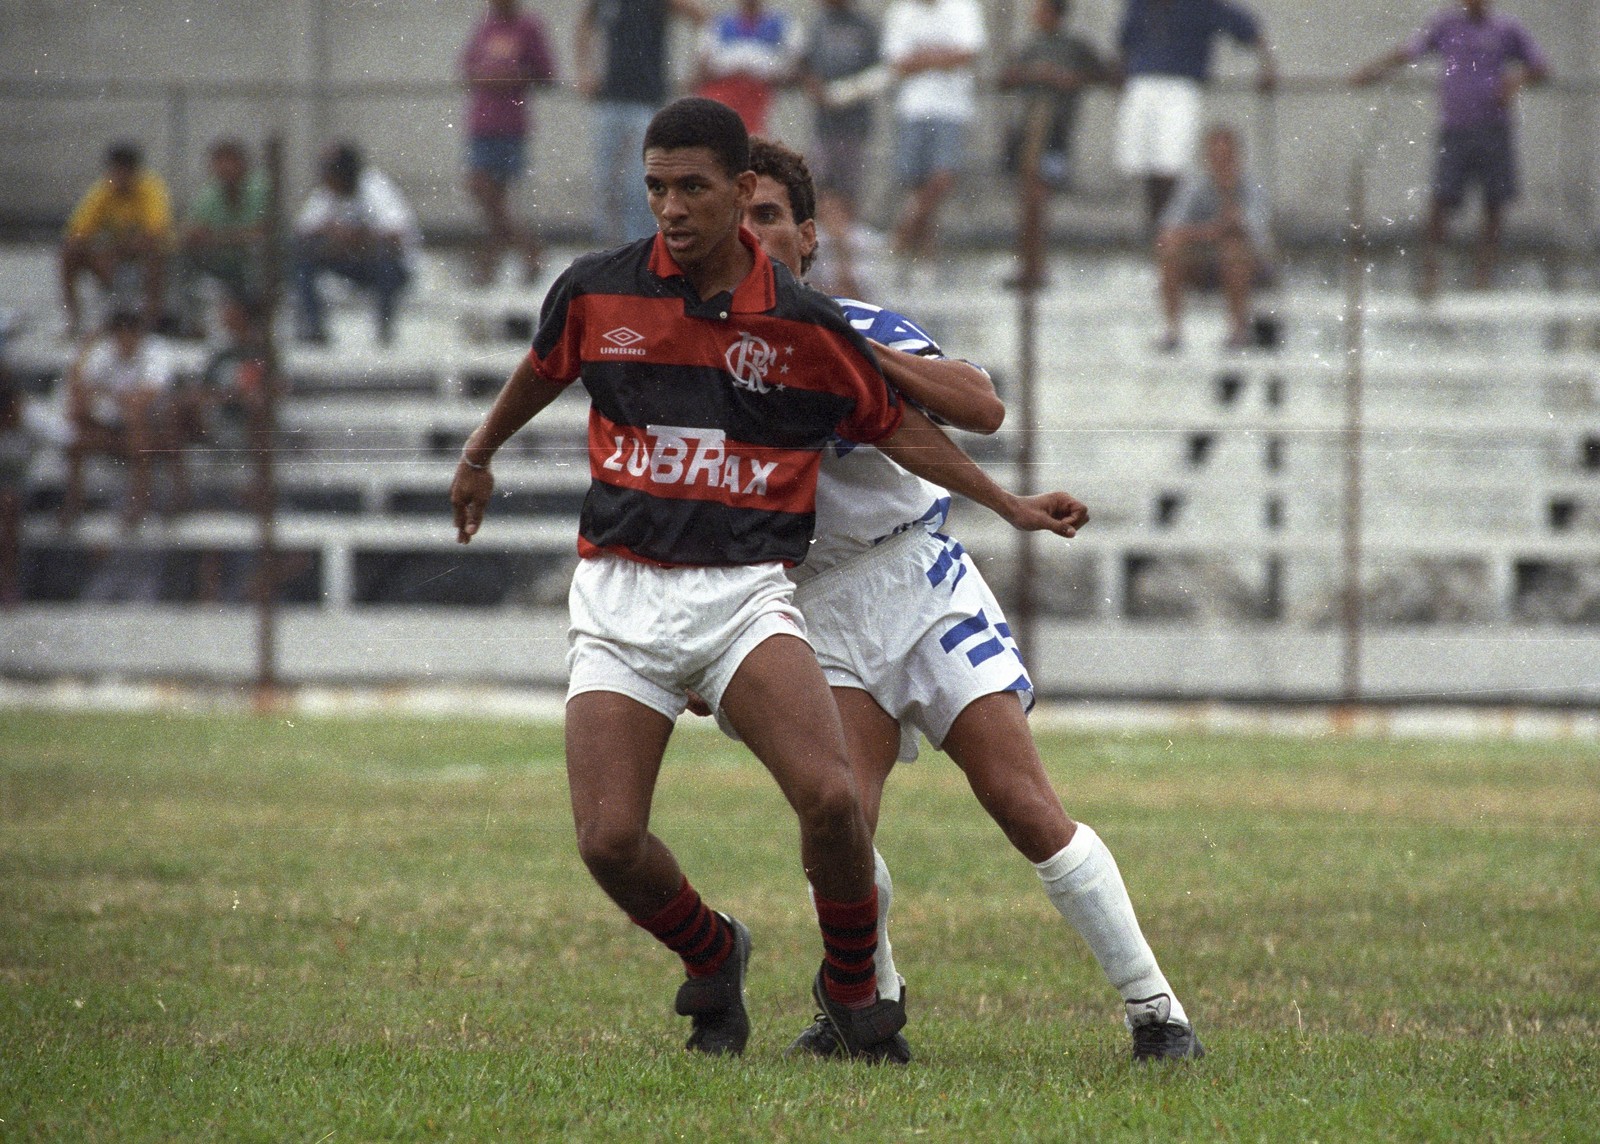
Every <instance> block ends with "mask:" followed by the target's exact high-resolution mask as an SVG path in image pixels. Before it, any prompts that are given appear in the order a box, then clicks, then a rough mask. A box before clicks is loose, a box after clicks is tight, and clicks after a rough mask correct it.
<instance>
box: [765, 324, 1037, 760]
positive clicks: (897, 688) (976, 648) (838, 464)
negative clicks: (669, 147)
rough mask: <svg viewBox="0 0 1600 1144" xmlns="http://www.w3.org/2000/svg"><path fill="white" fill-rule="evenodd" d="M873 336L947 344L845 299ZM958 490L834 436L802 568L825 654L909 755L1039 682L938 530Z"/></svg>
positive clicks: (989, 597)
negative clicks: (986, 704) (878, 711)
mask: <svg viewBox="0 0 1600 1144" xmlns="http://www.w3.org/2000/svg"><path fill="white" fill-rule="evenodd" d="M839 304H840V306H841V307H842V308H843V309H844V313H845V317H846V318H848V319H849V321H850V324H851V325H853V326H854V327H855V328H856V329H857V330H859V331H860V332H861V334H862V335H863V336H864V337H866V338H868V339H869V340H871V341H875V342H878V343H879V344H881V345H886V346H890V347H892V348H894V349H898V350H902V351H905V352H907V353H913V354H918V355H922V356H930V355H931V356H942V354H941V351H940V349H939V346H938V343H936V342H935V341H934V340H933V339H932V338H931V337H929V336H928V334H927V333H926V332H925V331H924V330H923V329H921V327H919V326H917V325H916V323H914V322H912V321H911V320H910V319H909V318H906V317H905V316H904V315H902V314H897V313H895V312H894V311H892V310H884V309H882V308H880V307H878V306H869V305H867V304H866V303H863V302H855V301H850V300H848V299H839ZM949 510H950V494H949V493H948V492H947V491H946V490H944V489H942V488H940V487H939V486H938V485H935V484H932V483H930V482H928V481H924V480H923V479H921V478H920V477H918V476H915V475H914V474H912V473H909V472H907V471H906V470H905V469H903V468H901V467H900V466H899V465H897V464H896V463H895V462H894V461H892V460H890V459H889V458H888V457H886V456H885V455H884V454H883V453H881V452H879V451H878V450H877V449H875V448H872V447H871V446H858V445H854V444H852V443H851V442H848V441H836V442H834V443H833V445H831V446H830V447H829V448H827V449H825V450H824V451H823V454H822V468H821V472H820V475H819V476H818V479H817V522H816V539H815V540H814V541H813V542H812V546H811V550H810V552H809V553H808V554H807V556H806V560H805V563H803V564H802V565H800V567H798V568H795V569H792V570H791V572H790V575H791V576H792V577H793V578H794V579H795V580H796V582H797V583H798V585H799V586H798V588H797V590H796V593H795V602H796V603H797V604H798V605H799V606H800V610H801V611H802V612H803V613H804V614H805V617H806V626H807V631H808V633H809V636H810V639H811V643H812V646H813V647H815V648H816V652H817V661H818V662H819V663H820V664H821V665H822V670H823V674H824V675H825V676H826V677H827V680H828V682H829V684H830V685H832V686H834V687H855V688H860V689H861V690H864V691H866V692H867V693H868V694H870V695H871V696H872V697H873V699H874V700H876V701H877V703H878V705H879V706H881V707H882V708H883V709H884V710H885V711H887V712H888V713H889V714H890V715H891V716H892V717H893V718H894V719H895V720H896V721H897V722H898V723H899V724H900V727H901V750H900V758H901V759H902V760H907V759H914V758H916V753H917V752H916V739H917V733H918V732H920V733H921V734H922V735H924V736H926V737H927V739H928V741H929V742H931V743H933V744H934V745H935V746H938V745H939V744H941V743H942V742H943V741H944V737H945V735H946V734H947V733H948V732H949V730H950V725H951V723H953V722H954V721H955V719H956V718H957V716H959V715H960V714H961V712H962V711H963V710H965V709H966V707H967V705H968V704H970V703H972V702H973V701H974V700H976V699H979V698H982V697H983V696H985V695H991V694H994V693H996V692H1014V693H1015V694H1016V695H1017V698H1018V699H1019V700H1020V701H1021V702H1022V705H1023V707H1024V709H1028V708H1031V707H1032V706H1033V681H1032V680H1031V679H1030V678H1029V677H1028V672H1027V668H1026V667H1025V666H1024V664H1023V661H1022V655H1021V653H1020V651H1019V650H1018V648H1017V644H1016V640H1015V639H1014V638H1013V637H1012V634H1011V629H1010V627H1009V625H1008V624H1007V623H1006V619H1005V615H1004V614H1003V613H1002V612H1001V610H1000V605H999V602H998V601H997V600H996V599H995V597H994V594H993V592H991V591H990V589H989V585H988V584H987V583H985V582H984V579H983V575H982V573H980V572H979V571H978V568H977V565H975V564H974V563H973V562H972V558H971V557H970V556H968V555H967V553H966V550H965V549H963V548H962V546H961V544H960V542H959V541H957V540H955V539H953V538H952V537H949V536H947V535H945V534H944V533H943V532H942V531H940V530H941V529H942V528H943V526H944V522H945V517H946V516H947V515H948V513H949Z"/></svg>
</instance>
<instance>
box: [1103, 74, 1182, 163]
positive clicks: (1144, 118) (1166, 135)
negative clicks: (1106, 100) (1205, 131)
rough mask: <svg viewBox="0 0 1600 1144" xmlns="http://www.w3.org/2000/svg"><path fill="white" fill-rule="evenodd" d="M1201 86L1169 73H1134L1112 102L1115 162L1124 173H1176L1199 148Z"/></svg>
mask: <svg viewBox="0 0 1600 1144" xmlns="http://www.w3.org/2000/svg"><path fill="white" fill-rule="evenodd" d="M1201 103H1202V99H1201V89H1200V85H1199V84H1198V83H1197V82H1195V81H1194V80H1192V79H1186V78H1184V77H1182V76H1171V75H1136V76H1134V77H1133V78H1132V79H1130V80H1129V81H1128V84H1127V86H1126V87H1125V88H1123V91H1122V102H1121V103H1120V104H1119V105H1118V106H1117V137H1116V162H1117V170H1119V171H1121V172H1122V173H1123V174H1124V175H1141V176H1142V175H1172V176H1175V175H1180V174H1182V173H1183V172H1184V171H1187V170H1188V169H1189V168H1190V167H1192V166H1194V163H1195V159H1196V157H1197V153H1198V151H1199V148H1200V116H1201V113H1202V106H1201Z"/></svg>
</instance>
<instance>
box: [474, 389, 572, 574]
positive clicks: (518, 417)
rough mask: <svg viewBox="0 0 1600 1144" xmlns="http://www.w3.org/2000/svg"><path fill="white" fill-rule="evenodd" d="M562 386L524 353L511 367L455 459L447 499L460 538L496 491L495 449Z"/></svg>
mask: <svg viewBox="0 0 1600 1144" xmlns="http://www.w3.org/2000/svg"><path fill="white" fill-rule="evenodd" d="M566 387H567V384H566V383H565V382H555V381H550V380H548V379H546V378H543V377H540V376H539V374H538V373H536V372H535V371H534V368H533V361H532V359H531V358H523V359H522V362H521V363H520V364H519V365H518V366H517V368H516V369H514V370H512V371H511V376H510V377H509V378H508V379H507V380H506V383H505V386H504V387H502V388H501V390H500V396H498V397H496V398H495V399H494V405H493V406H492V407H490V409H489V413H488V416H486V417H485V418H484V419H483V423H482V424H481V425H479V426H478V427H477V428H476V429H474V430H473V431H472V435H471V436H470V437H468V438H467V444H466V447H465V448H464V449H462V450H461V461H460V463H459V464H457V465H456V475H455V479H454V480H452V481H451V482H450V504H451V505H452V506H453V507H454V509H455V523H456V540H457V541H458V542H459V543H461V544H468V543H471V541H472V538H473V537H474V536H476V535H477V534H478V529H479V528H481V527H482V526H483V511H484V509H485V508H487V507H488V505H489V494H491V493H492V492H494V474H493V473H491V472H489V462H490V460H492V459H493V457H494V454H495V450H497V449H499V448H500V446H501V445H504V444H505V443H506V442H507V441H509V440H510V439H511V435H512V434H513V433H515V432H516V431H517V430H518V429H521V428H522V427H523V426H524V425H526V424H527V423H528V422H529V421H531V420H533V418H534V416H535V415H536V414H537V413H538V412H539V411H540V410H541V409H543V408H544V407H545V406H547V405H549V404H550V403H551V402H552V401H554V400H555V399H556V398H557V397H559V396H560V395H561V391H562V390H563V389H565V388H566Z"/></svg>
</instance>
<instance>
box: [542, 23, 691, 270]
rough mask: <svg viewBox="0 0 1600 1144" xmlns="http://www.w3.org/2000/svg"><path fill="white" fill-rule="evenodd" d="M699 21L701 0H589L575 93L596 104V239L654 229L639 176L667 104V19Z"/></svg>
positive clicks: (620, 238)
mask: <svg viewBox="0 0 1600 1144" xmlns="http://www.w3.org/2000/svg"><path fill="white" fill-rule="evenodd" d="M673 16H679V17H682V18H684V19H687V20H689V21H691V22H692V23H694V24H695V25H699V24H701V23H703V22H704V21H705V18H706V14H705V10H704V9H702V8H701V7H700V5H699V2H698V0H588V3H587V5H586V6H585V7H584V10H583V15H582V16H581V17H579V20H578V31H577V36H576V39H575V40H574V45H573V46H574V55H575V57H576V66H577V72H578V91H579V92H580V93H582V94H583V95H584V96H585V97H586V98H588V99H589V100H591V101H593V103H594V114H595V121H594V139H593V144H592V146H593V147H594V200H595V218H594V240H595V242H596V243H598V244H599V245H600V246H604V247H611V246H617V245H619V244H620V243H624V242H631V241H633V240H634V239H638V238H646V237H648V236H650V235H651V234H654V233H655V229H656V220H655V219H654V217H652V216H651V214H650V207H649V205H648V200H646V198H645V195H644V188H643V186H642V185H641V183H640V181H639V149H640V147H641V146H642V145H643V143H644V133H645V128H647V127H649V126H650V118H651V116H653V115H654V114H655V113H656V109H657V108H659V107H660V106H661V105H662V104H663V103H665V102H666V98H667V88H668V75H667V36H668V33H669V32H670V31H671V28H670V18H671V17H673Z"/></svg>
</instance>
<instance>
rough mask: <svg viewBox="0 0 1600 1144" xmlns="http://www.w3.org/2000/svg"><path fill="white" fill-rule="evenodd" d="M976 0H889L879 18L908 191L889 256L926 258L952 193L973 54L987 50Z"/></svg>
mask: <svg viewBox="0 0 1600 1144" xmlns="http://www.w3.org/2000/svg"><path fill="white" fill-rule="evenodd" d="M987 42H988V41H987V38H986V36H985V34H984V30H983V12H982V10H981V9H980V8H979V7H978V4H977V2H976V0H894V3H892V4H890V5H889V8H888V10H887V11H886V12H885V13H884V17H883V58H884V61H885V62H886V63H887V64H888V65H889V67H890V68H891V69H892V70H893V72H894V74H895V76H896V78H897V79H898V80H899V90H898V91H897V92H896V93H895V98H894V115H895V176H896V178H897V179H898V180H899V182H900V185H901V186H902V187H904V188H905V189H906V190H907V191H908V192H910V197H909V198H908V199H907V200H906V203H905V206H904V207H903V208H902V210H901V212H900V217H899V219H898V220H897V221H896V223H895V228H894V252H895V254H896V255H898V256H900V257H925V256H927V255H929V254H931V253H932V252H933V246H934V238H935V235H936V227H937V223H938V215H939V208H940V206H941V205H942V204H943V203H944V200H945V199H946V198H948V197H949V195H950V192H951V191H953V190H954V189H955V185H956V177H957V175H958V174H959V173H960V171H961V166H962V161H963V158H964V152H965V143H966V131H967V125H968V124H969V123H971V122H972V119H973V116H974V115H975V114H976V113H977V94H976V92H977V69H976V65H977V61H978V54H979V53H980V52H982V51H983V49H984V47H985V46H986V44H987Z"/></svg>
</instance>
